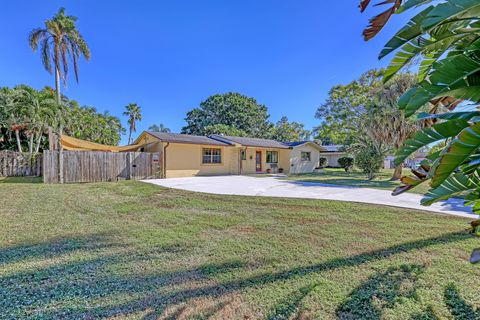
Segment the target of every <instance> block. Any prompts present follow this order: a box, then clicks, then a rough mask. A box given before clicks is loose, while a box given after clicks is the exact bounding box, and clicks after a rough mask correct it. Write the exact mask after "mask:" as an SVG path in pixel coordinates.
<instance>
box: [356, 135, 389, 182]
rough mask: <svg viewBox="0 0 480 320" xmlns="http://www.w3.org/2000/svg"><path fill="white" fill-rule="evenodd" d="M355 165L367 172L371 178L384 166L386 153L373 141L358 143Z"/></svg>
mask: <svg viewBox="0 0 480 320" xmlns="http://www.w3.org/2000/svg"><path fill="white" fill-rule="evenodd" d="M354 156H355V165H356V166H357V167H358V168H359V169H362V170H363V172H365V173H366V174H367V177H368V179H369V180H372V179H373V178H374V177H375V173H377V172H379V171H380V169H381V168H382V164H383V159H384V158H385V155H384V154H383V153H382V152H381V150H380V149H379V148H378V147H377V146H375V145H374V144H373V143H368V144H362V145H357V146H356V147H355V149H354Z"/></svg>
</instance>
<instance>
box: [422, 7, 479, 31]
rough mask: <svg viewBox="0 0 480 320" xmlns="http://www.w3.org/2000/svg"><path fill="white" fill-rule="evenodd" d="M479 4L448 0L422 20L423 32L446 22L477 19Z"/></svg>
mask: <svg viewBox="0 0 480 320" xmlns="http://www.w3.org/2000/svg"><path fill="white" fill-rule="evenodd" d="M479 13H480V2H479V1H478V0H449V1H447V2H445V3H441V4H439V5H438V6H436V7H435V8H434V9H433V10H432V11H431V12H430V14H429V15H428V18H426V19H425V20H423V22H422V28H423V30H428V29H430V28H432V27H434V26H436V25H438V24H440V23H442V22H444V21H446V20H453V19H469V18H478V16H479Z"/></svg>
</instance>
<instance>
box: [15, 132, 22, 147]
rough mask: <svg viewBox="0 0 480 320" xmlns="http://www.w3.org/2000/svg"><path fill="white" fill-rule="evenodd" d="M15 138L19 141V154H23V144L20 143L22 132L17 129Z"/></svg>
mask: <svg viewBox="0 0 480 320" xmlns="http://www.w3.org/2000/svg"><path fill="white" fill-rule="evenodd" d="M15 138H16V139H17V147H18V152H23V150H22V143H21V141H20V130H18V129H15Z"/></svg>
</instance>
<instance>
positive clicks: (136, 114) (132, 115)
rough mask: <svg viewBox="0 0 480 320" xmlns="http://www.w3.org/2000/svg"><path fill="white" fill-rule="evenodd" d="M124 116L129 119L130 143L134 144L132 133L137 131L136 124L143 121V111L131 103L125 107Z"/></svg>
mask: <svg viewBox="0 0 480 320" xmlns="http://www.w3.org/2000/svg"><path fill="white" fill-rule="evenodd" d="M125 109H126V111H125V112H124V113H123V115H124V116H127V117H128V125H129V130H128V143H129V144H130V143H132V132H136V131H137V127H136V123H137V121H141V120H142V110H141V109H140V107H139V106H138V105H137V104H136V103H130V104H128V105H127V106H126V107H125Z"/></svg>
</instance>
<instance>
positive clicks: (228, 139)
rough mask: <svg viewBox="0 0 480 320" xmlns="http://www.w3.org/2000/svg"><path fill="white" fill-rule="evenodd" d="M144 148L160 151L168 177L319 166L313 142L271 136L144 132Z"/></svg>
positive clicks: (139, 140) (300, 170)
mask: <svg viewBox="0 0 480 320" xmlns="http://www.w3.org/2000/svg"><path fill="white" fill-rule="evenodd" d="M135 144H141V145H143V146H142V148H141V151H146V152H160V153H161V154H162V158H163V159H162V162H163V168H164V176H165V177H166V178H172V177H191V176H196V175H227V174H232V175H238V174H255V173H267V172H271V173H277V172H278V173H290V172H292V173H306V172H312V171H313V169H314V168H315V167H317V166H318V158H319V151H321V150H323V149H322V148H321V147H320V146H318V145H316V144H315V143H313V142H308V141H303V142H301V143H296V144H295V143H282V142H279V141H275V140H269V139H258V138H247V137H232V136H223V135H210V136H208V137H206V136H195V135H186V134H175V133H163V132H151V131H145V132H143V133H142V134H141V135H140V136H139V137H138V138H137V140H136V141H135Z"/></svg>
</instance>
